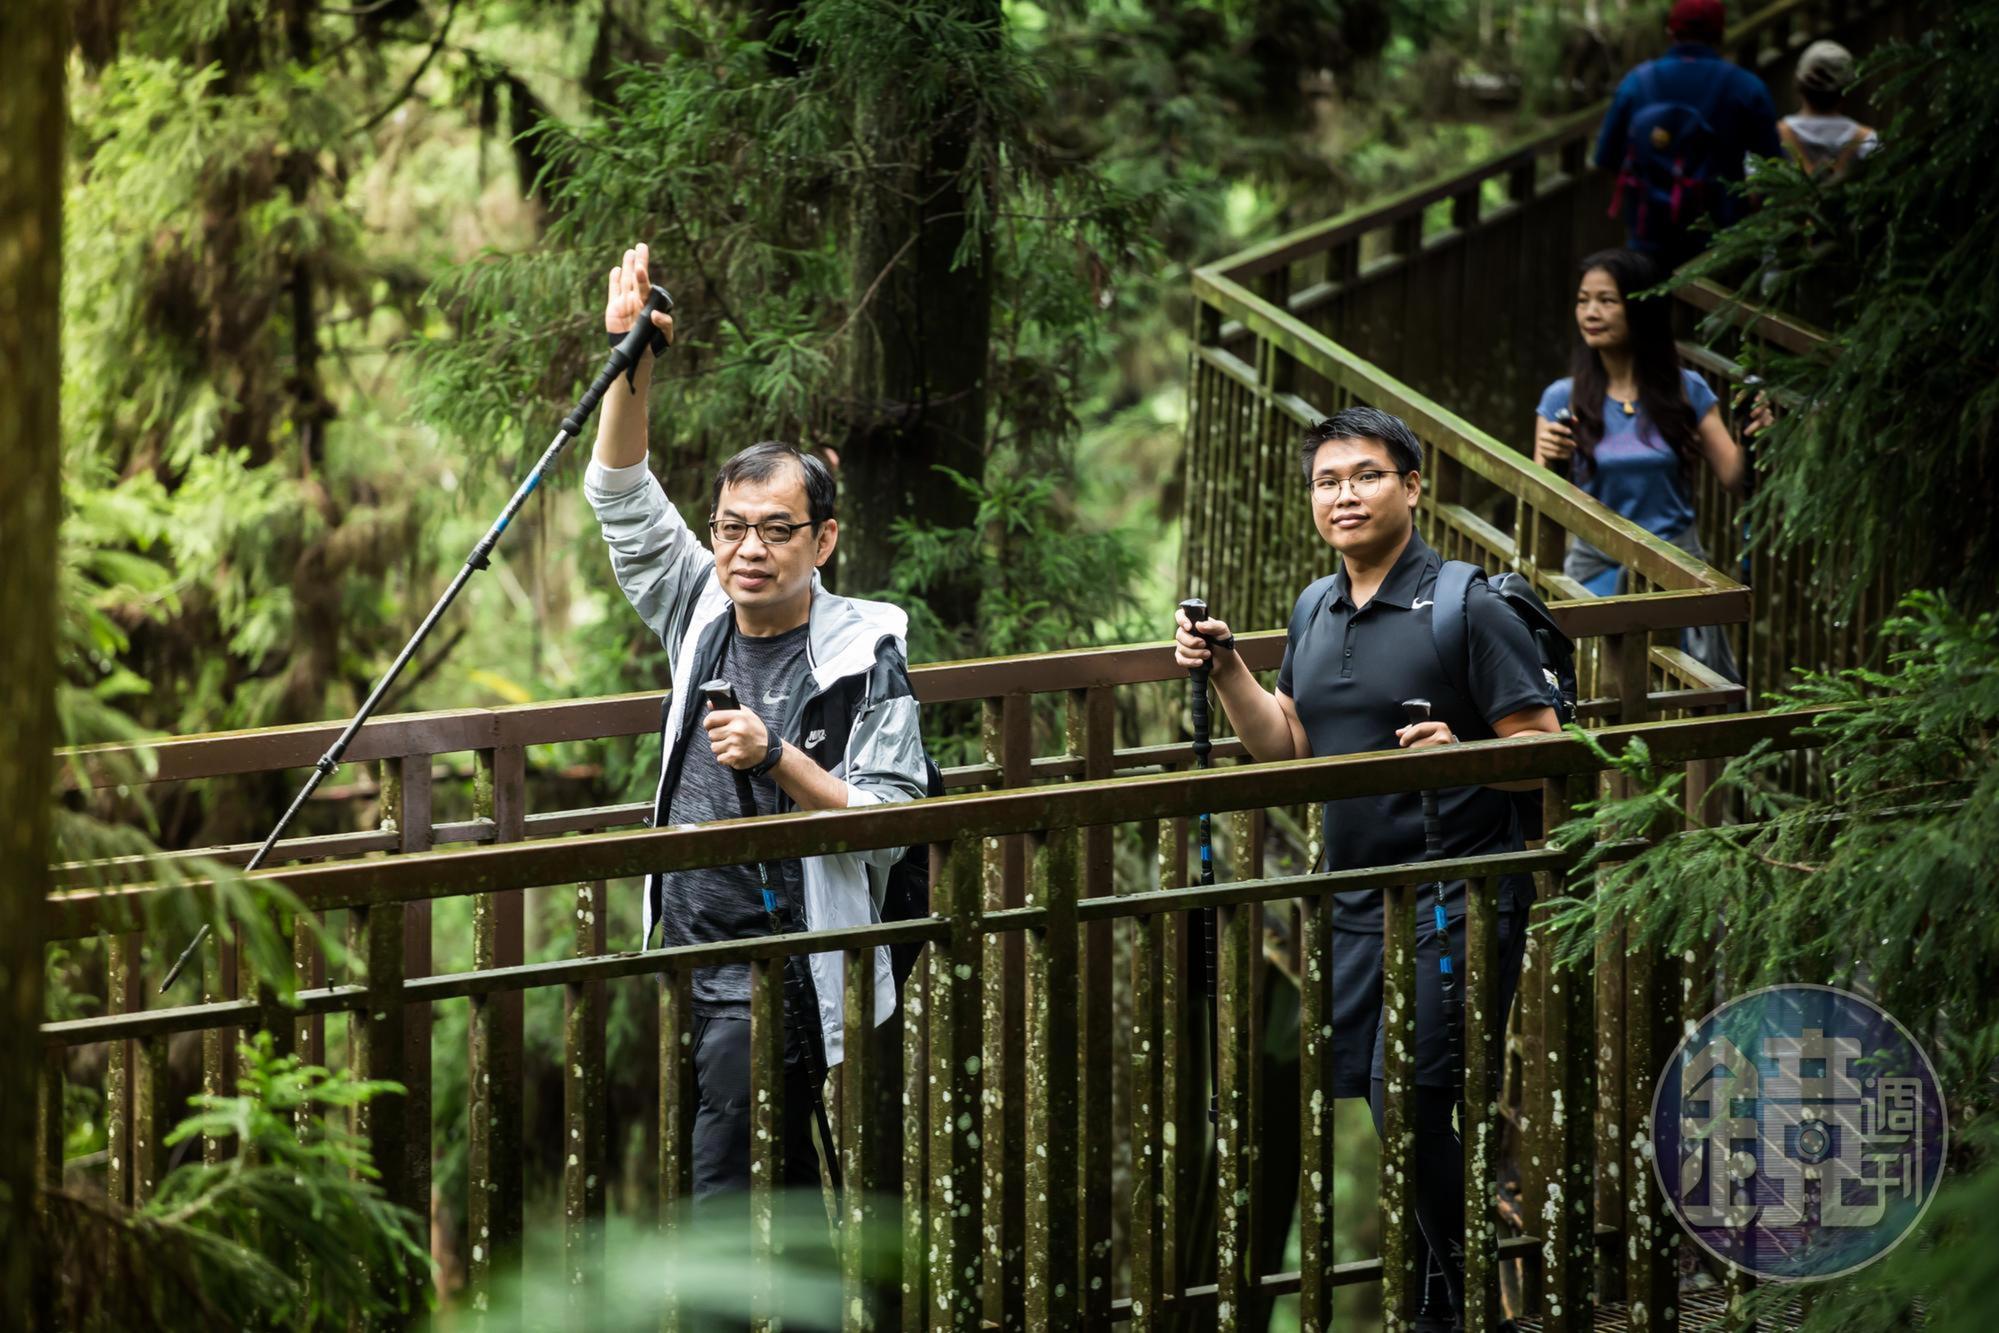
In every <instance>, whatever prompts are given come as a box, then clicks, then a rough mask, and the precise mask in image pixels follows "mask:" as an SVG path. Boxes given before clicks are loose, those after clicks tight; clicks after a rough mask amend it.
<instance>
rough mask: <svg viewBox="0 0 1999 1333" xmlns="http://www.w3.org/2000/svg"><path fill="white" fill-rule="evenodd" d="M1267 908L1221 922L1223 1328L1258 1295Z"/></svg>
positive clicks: (1235, 908) (1245, 908)
mask: <svg viewBox="0 0 1999 1333" xmlns="http://www.w3.org/2000/svg"><path fill="white" fill-rule="evenodd" d="M1259 910H1260V908H1259V905H1258V904H1255V903H1235V904H1230V905H1227V906H1224V907H1221V908H1219V909H1217V919H1216V922H1215V937H1216V949H1215V953H1216V968H1215V1055H1216V1060H1215V1095H1216V1121H1215V1162H1216V1169H1217V1180H1216V1193H1215V1292H1216V1296H1215V1299H1216V1307H1215V1309H1216V1322H1217V1323H1218V1324H1219V1325H1220V1326H1221V1327H1223V1328H1229V1327H1233V1326H1234V1324H1235V1323H1236V1322H1238V1321H1241V1320H1243V1319H1245V1318H1246V1311H1247V1310H1248V1309H1249V1308H1250V1306H1251V1304H1252V1303H1253V1302H1254V1300H1255V1294H1256V1275H1255V1273H1254V1272H1253V1271H1252V1270H1251V1264H1250V1235H1251V1213H1252V1206H1253V1205H1252V1199H1253V1193H1252V1189H1251V1182H1250V1152H1251V1148H1250V1140H1251V1139H1252V1138H1253V1137H1254V1132H1255V1127H1254V1125H1253V1123H1252V1120H1251V1115H1250V1104H1249V1084H1250V1064H1251V1062H1252V1061H1254V1060H1255V1059H1256V1052H1255V1050H1254V1049H1253V1048H1252V1047H1251V1046H1250V1041H1249V1033H1250V1017H1249V1011H1250V1006H1251V1004H1252V1002H1253V1001H1252V996H1251V994H1250V963H1249V951H1250V922H1251V920H1252V919H1253V914H1254V913H1256V912H1257V911H1259ZM1258 933H1259V935H1260V934H1261V932H1258Z"/></svg>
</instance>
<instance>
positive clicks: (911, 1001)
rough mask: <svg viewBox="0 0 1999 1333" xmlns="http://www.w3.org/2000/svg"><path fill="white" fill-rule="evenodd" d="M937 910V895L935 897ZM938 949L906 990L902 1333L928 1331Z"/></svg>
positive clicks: (934, 862) (937, 867)
mask: <svg viewBox="0 0 1999 1333" xmlns="http://www.w3.org/2000/svg"><path fill="white" fill-rule="evenodd" d="M945 865H946V859H945V857H944V855H943V853H942V851H941V850H940V849H939V848H938V847H936V846H935V845H933V846H932V847H931V849H930V883H931V884H932V886H933V887H934V886H935V885H937V884H938V883H939V882H940V881H941V880H942V878H943V876H944V872H945ZM931 907H932V910H933V911H935V910H936V895H935V893H934V892H933V893H932V895H931ZM938 953H939V948H938V946H937V945H935V944H931V945H926V946H925V947H924V950H923V953H922V954H921V955H920V956H919V957H918V958H917V960H916V966H915V968H914V969H912V970H911V972H910V974H909V980H908V981H907V982H905V983H904V984H903V988H902V1246H901V1256H900V1258H901V1275H902V1281H901V1293H900V1294H901V1303H900V1308H899V1309H898V1311H897V1313H898V1315H899V1316H900V1323H901V1327H902V1330H903V1333H921V1331H922V1330H924V1329H927V1328H929V1327H930V1309H931V1302H930V1285H931V1264H930V1258H929V1254H928V1250H929V1246H930V1001H929V998H928V997H929V996H930V994H931V992H932V991H934V990H935V989H936V987H937V970H938V963H937V958H938Z"/></svg>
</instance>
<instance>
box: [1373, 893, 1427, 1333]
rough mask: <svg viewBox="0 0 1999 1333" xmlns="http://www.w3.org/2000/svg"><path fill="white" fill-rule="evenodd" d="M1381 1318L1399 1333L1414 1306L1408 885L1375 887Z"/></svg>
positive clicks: (1411, 908) (1412, 933) (1412, 937)
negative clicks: (1378, 938) (1378, 928)
mask: <svg viewBox="0 0 1999 1333" xmlns="http://www.w3.org/2000/svg"><path fill="white" fill-rule="evenodd" d="M1381 923H1382V924H1381V945H1382V947H1381V1023H1382V1054H1381V1074H1382V1129H1381V1318H1382V1328H1383V1329H1384V1330H1386V1333H1404V1331H1405V1330H1407V1329H1408V1328H1410V1327H1411V1318H1412V1316H1413V1315H1414V1313H1415V1309H1416V1288H1417V1284H1418V1282H1419V1281H1420V1280H1421V1275H1420V1274H1419V1273H1417V1271H1416V1258H1415V1238H1416V1209H1415V1203H1416V1155H1415V1147H1416V1141H1415V1133H1414V1124H1413V1122H1412V1120H1411V1118H1410V1110H1411V1103H1412V1100H1413V1098H1414V1096H1415V1090H1416V887H1415V886H1414V885H1410V884H1397V885H1392V886H1390V887H1389V888H1386V889H1384V890H1382V903H1381Z"/></svg>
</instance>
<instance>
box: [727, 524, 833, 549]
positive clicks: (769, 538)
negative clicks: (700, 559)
mask: <svg viewBox="0 0 1999 1333" xmlns="http://www.w3.org/2000/svg"><path fill="white" fill-rule="evenodd" d="M818 526H819V525H818V524H817V523H787V522H785V521H784V520H783V519H781V518H767V519H765V520H764V521H763V522H761V523H745V522H743V521H742V520H741V519H739V518H711V519H709V520H708V531H709V532H710V533H711V534H713V535H714V538H715V540H716V541H718V542H720V543H721V544H722V545H724V546H734V545H735V544H736V543H737V542H739V541H741V540H742V539H743V538H745V537H747V536H749V535H750V529H751V528H755V529H756V530H757V539H758V540H759V541H761V542H762V543H763V544H764V545H765V546H782V545H784V544H785V543H786V542H788V541H790V540H791V534H792V533H794V532H797V531H798V530H799V529H800V528H816V527H818Z"/></svg>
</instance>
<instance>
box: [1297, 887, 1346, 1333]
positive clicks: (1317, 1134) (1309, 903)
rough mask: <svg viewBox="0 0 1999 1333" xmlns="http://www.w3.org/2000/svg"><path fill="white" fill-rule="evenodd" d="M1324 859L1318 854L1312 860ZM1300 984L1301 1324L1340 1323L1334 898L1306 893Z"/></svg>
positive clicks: (1324, 1330)
mask: <svg viewBox="0 0 1999 1333" xmlns="http://www.w3.org/2000/svg"><path fill="white" fill-rule="evenodd" d="M1313 864H1314V865H1316V864H1317V862H1316V860H1315V861H1314V862H1313ZM1302 906H1303V909H1304V910H1303V911H1302V912H1301V913H1300V916H1301V918H1302V920H1301V921H1300V926H1301V934H1302V935H1303V940H1302V954H1303V959H1302V962H1301V965H1300V967H1299V973H1298V976H1299V990H1298V1043H1299V1051H1298V1135H1299V1161H1298V1274H1299V1278H1300V1286H1299V1289H1298V1326H1299V1329H1300V1330H1301V1333H1329V1331H1330V1330H1331V1328H1332V1327H1333V1290H1334V1289H1333V1265H1334V1263H1335V1262H1336V1260H1337V1257H1338V1256H1337V1251H1336V1250H1335V1248H1334V1243H1333V1178H1334V1172H1333V1119H1334V1117H1333V1070H1334V1063H1333V1006H1332V982H1333V947H1332V946H1333V896H1332V895H1331V894H1329V893H1321V894H1316V895H1314V896H1312V897H1309V898H1306V899H1304V900H1303V903H1302Z"/></svg>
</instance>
